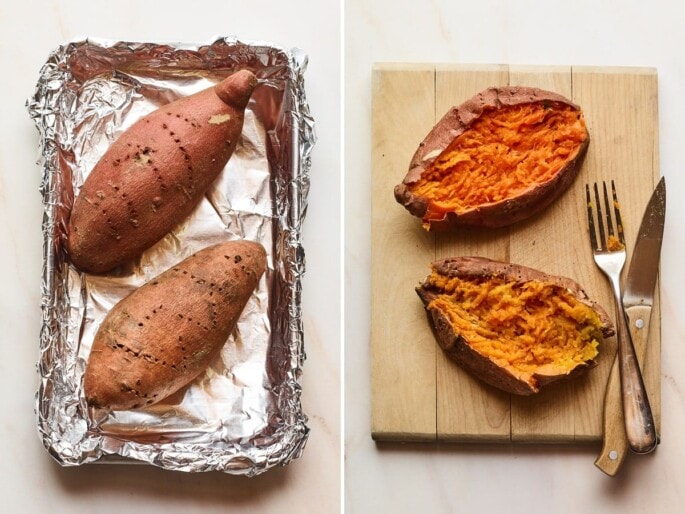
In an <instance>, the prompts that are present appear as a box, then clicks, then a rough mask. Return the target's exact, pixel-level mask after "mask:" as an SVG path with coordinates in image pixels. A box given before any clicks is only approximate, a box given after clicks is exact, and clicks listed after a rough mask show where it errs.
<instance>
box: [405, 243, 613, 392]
mask: <svg viewBox="0 0 685 514" xmlns="http://www.w3.org/2000/svg"><path fill="white" fill-rule="evenodd" d="M416 291H417V293H418V295H419V297H420V298H421V300H422V301H423V303H424V306H425V307H426V310H427V312H428V314H429V318H430V322H431V324H432V326H433V328H434V330H435V334H436V338H437V340H438V343H439V344H440V346H441V347H442V348H443V350H444V351H445V353H446V354H447V355H448V356H449V357H450V358H452V359H453V360H455V361H456V362H457V363H458V364H460V365H461V366H462V367H463V368H464V369H466V370H467V371H469V372H470V373H471V374H473V375H474V376H476V377H477V378H479V379H480V380H482V381H484V382H486V383H488V384H490V385H492V386H494V387H497V388H498V389H501V390H503V391H506V392H509V393H512V394H519V395H530V394H535V393H537V392H539V390H540V388H542V387H544V386H546V385H548V384H551V383H553V382H556V381H558V380H562V379H567V378H569V377H573V376H576V375H578V374H580V373H581V372H582V371H584V370H586V369H588V368H591V367H593V366H594V365H595V357H596V356H597V354H598V347H599V346H600V345H601V343H602V340H603V338H604V337H608V336H610V335H612V334H613V333H614V329H613V325H612V323H611V320H610V318H609V316H608V315H607V313H606V311H604V309H602V307H600V306H599V305H597V304H596V303H595V302H592V301H591V300H590V299H588V297H587V295H586V293H585V291H584V290H583V289H582V288H581V287H580V285H579V284H578V283H576V282H575V281H573V280H571V279H569V278H566V277H558V276H553V275H548V274H546V273H543V272H541V271H538V270H534V269H531V268H528V267H525V266H520V265H515V264H509V263H504V262H498V261H492V260H489V259H485V258H480V257H459V258H451V259H444V260H441V261H437V262H435V263H433V266H432V273H431V275H429V276H428V277H427V279H426V280H425V281H424V282H423V283H422V284H421V286H419V287H418V288H417V290H416Z"/></svg>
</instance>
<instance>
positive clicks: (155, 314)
mask: <svg viewBox="0 0 685 514" xmlns="http://www.w3.org/2000/svg"><path fill="white" fill-rule="evenodd" d="M265 267H266V253H265V251H264V248H263V247H262V246H261V245H260V244H259V243H253V242H250V241H232V242H227V243H222V244H218V245H214V246H210V247H208V248H205V249H203V250H200V251H199V252H197V253H196V254H194V255H192V256H191V257H189V258H187V259H185V260H184V261H182V262H181V263H179V264H177V265H176V266H174V267H173V268H171V269H169V270H167V271H165V272H164V273H162V274H161V275H159V276H157V277H156V278H154V279H152V280H151V281H149V282H148V283H147V284H145V285H143V286H142V287H140V288H138V289H136V290H135V291H134V292H133V293H131V294H130V295H128V296H127V297H126V298H124V299H123V300H121V301H120V302H119V303H117V304H116V305H115V306H114V307H113V308H112V309H111V310H110V312H109V313H108V314H107V316H106V317H105V319H104V320H103V322H102V324H101V325H100V328H99V329H98V331H97V333H96V335H95V339H94V341H93V345H92V349H91V352H90V356H89V358H88V364H87V366H86V372H85V377H84V391H85V396H86V399H87V402H88V404H89V405H91V406H93V407H97V408H106V409H110V410H125V409H136V408H139V407H144V406H149V405H152V404H154V403H156V402H158V401H160V400H163V399H164V398H166V397H167V396H169V395H170V394H172V393H174V392H176V391H178V390H179V389H180V388H182V387H183V386H185V385H186V384H188V383H189V382H191V381H192V380H193V379H195V378H196V377H197V376H198V375H200V374H201V373H202V372H203V371H204V370H205V369H206V368H207V366H209V365H210V364H211V363H212V361H213V360H214V359H215V358H216V357H217V356H218V354H219V352H220V350H221V348H222V347H223V346H224V344H225V343H226V340H227V339H228V336H229V335H230V334H231V332H232V331H233V329H234V327H235V325H236V323H237V321H238V318H239V317H240V314H241V312H242V311H243V308H244V307H245V304H246V303H247V301H248V299H249V298H250V295H251V294H252V292H253V291H254V289H255V287H256V286H257V284H258V282H259V280H260V277H261V276H262V274H263V272H264V269H265Z"/></svg>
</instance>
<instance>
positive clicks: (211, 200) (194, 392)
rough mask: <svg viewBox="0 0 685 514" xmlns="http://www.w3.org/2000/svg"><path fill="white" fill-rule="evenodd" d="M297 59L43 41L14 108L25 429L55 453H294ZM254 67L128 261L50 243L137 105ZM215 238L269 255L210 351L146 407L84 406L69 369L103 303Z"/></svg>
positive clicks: (151, 457)
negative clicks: (167, 216) (32, 379)
mask: <svg viewBox="0 0 685 514" xmlns="http://www.w3.org/2000/svg"><path fill="white" fill-rule="evenodd" d="M306 64H307V63H306V56H305V55H304V54H303V53H302V52H300V51H299V50H285V49H283V48H279V47H277V46H274V45H272V44H269V43H254V42H243V41H239V40H236V39H233V38H216V39H214V40H212V41H211V42H209V43H206V44H177V43H173V44H157V43H131V42H114V41H107V40H100V39H86V40H78V41H74V42H71V43H68V44H66V45H64V46H60V47H59V48H57V49H56V50H55V51H53V52H52V53H51V54H50V56H49V58H48V60H47V62H46V63H45V65H44V66H43V67H42V69H41V71H40V77H39V80H38V83H37V86H36V90H35V93H34V95H33V96H32V97H31V98H29V100H28V102H27V108H28V110H29V114H30V116H31V118H32V119H33V120H34V122H35V123H36V125H37V127H38V131H39V133H40V161H39V162H40V164H42V172H43V175H42V183H41V194H42V197H43V205H44V216H43V224H42V230H43V235H44V266H43V277H42V330H41V334H40V360H39V362H38V371H39V374H40V386H39V389H38V392H37V395H36V411H37V415H38V431H39V434H40V436H41V438H42V440H43V443H44V445H45V447H46V448H47V450H48V451H49V453H50V454H51V455H52V456H53V457H54V458H55V459H56V460H57V461H58V462H59V463H60V464H62V465H80V464H84V463H89V462H96V461H99V462H108V461H111V462H122V461H123V462H131V461H142V462H148V463H151V464H154V465H156V466H160V467H163V468H166V469H174V470H182V471H210V470H219V471H224V472H227V473H233V474H243V475H255V474H258V473H261V472H263V471H265V470H267V469H269V468H271V467H273V466H275V465H285V464H287V463H289V462H290V461H291V460H292V459H294V458H297V457H299V456H300V454H301V452H302V450H303V448H304V445H305V442H306V440H307V435H308V432H309V429H308V427H307V425H306V422H307V417H306V416H305V414H304V413H303V411H302V408H301V403H300V392H301V388H300V384H299V382H298V379H299V376H300V372H301V367H302V364H303V361H304V358H305V354H304V346H303V329H302V318H301V306H300V295H301V278H302V274H303V272H304V250H303V247H302V244H301V230H300V229H301V224H302V221H303V219H304V216H305V212H306V205H307V193H308V189H309V169H310V153H311V149H312V146H313V144H314V141H315V136H314V130H313V119H312V117H311V115H310V114H309V108H308V105H307V101H306V96H305V90H304V78H303V74H304V71H305V68H306ZM244 68H247V69H250V70H252V71H253V72H254V73H255V74H256V75H257V77H258V79H259V86H258V87H257V89H256V90H255V92H254V94H253V96H252V99H251V100H250V103H249V105H248V108H247V111H246V114H245V124H244V127H243V134H242V138H241V141H240V143H239V144H238V147H237V149H236V151H235V153H234V155H233V157H232V158H231V159H230V161H229V163H228V164H227V166H226V168H225V169H224V170H223V172H222V174H221V176H220V177H219V178H218V179H217V181H216V182H215V184H214V185H213V186H212V189H211V190H210V191H209V192H208V193H207V195H206V196H205V199H204V200H203V201H202V203H201V204H200V205H199V206H198V208H197V209H196V210H195V211H194V212H193V214H192V215H191V216H190V217H189V218H188V219H187V220H186V221H184V222H183V223H181V224H180V225H179V226H178V227H176V228H175V229H174V230H173V231H172V232H171V233H170V234H168V235H167V236H166V237H165V238H164V239H163V240H162V241H160V242H159V243H158V244H156V245H155V246H154V247H152V248H150V249H149V250H148V251H146V252H145V253H144V254H143V256H142V257H141V258H140V259H139V260H137V261H136V262H133V263H131V264H130V265H127V266H124V267H122V268H119V269H117V270H116V271H115V272H112V273H109V274H106V275H89V274H84V273H80V272H79V271H77V270H76V269H75V268H74V267H73V266H71V265H70V263H69V260H68V257H67V255H66V254H65V251H64V240H65V237H66V221H67V220H68V215H69V211H70V209H71V206H72V204H73V199H74V196H75V195H77V194H78V191H79V188H80V186H81V184H83V181H84V180H85V178H86V177H87V175H88V173H89V172H90V170H91V169H92V167H93V166H94V164H95V163H96V162H97V161H98V159H99V158H100V156H101V155H102V154H103V153H104V152H105V150H106V149H107V147H108V146H109V144H110V143H111V142H112V141H113V140H114V139H116V138H117V137H118V136H119V135H120V134H121V133H122V132H123V131H124V130H125V129H126V128H127V127H129V126H130V125H131V124H133V123H134V122H135V121H136V120H137V119H139V118H140V117H141V116H143V115H144V114H146V113H148V112H150V111H152V110H154V109H156V108H157V107H159V106H160V105H163V104H165V103H168V102H169V101H172V100H174V99H176V98H179V97H182V96H185V95H188V94H191V93H194V92H196V91H199V90H201V89H204V88H206V87H208V86H210V85H212V84H214V83H216V82H218V81H219V80H221V79H222V78H224V77H225V76H227V75H229V74H231V73H232V72H234V71H237V70H238V69H244ZM229 239H250V240H255V241H259V242H261V243H262V244H263V245H264V247H265V248H266V249H267V255H268V267H267V271H266V273H265V274H264V276H263V278H262V280H261V282H260V284H259V286H258V288H257V290H256V291H255V293H254V294H253V296H252V298H251V299H250V301H249V302H248V305H247V306H246V308H245V310H244V311H243V314H242V316H241V319H240V321H239V323H238V326H237V328H236V330H235V331H234V333H233V334H232V335H231V337H230V338H229V340H228V341H227V343H226V345H225V346H224V349H223V352H222V354H221V356H220V358H219V359H218V360H217V361H216V362H214V363H213V364H212V365H211V366H210V368H209V369H208V370H207V372H206V373H205V374H204V375H203V376H201V377H200V378H198V379H197V380H195V381H194V382H193V383H192V384H191V385H190V386H189V387H187V388H185V389H184V390H182V391H180V392H179V393H177V394H175V395H173V396H172V397H170V398H168V399H166V400H165V401H164V402H162V403H160V404H157V405H154V406H151V407H149V408H147V409H138V410H131V411H124V412H116V413H102V412H95V411H93V410H92V409H91V410H89V408H88V407H87V405H86V402H85V399H84V396H83V392H82V384H83V373H84V369H85V365H86V362H87V359H88V354H89V351H90V346H91V344H92V341H93V337H94V335H95V332H96V331H97V329H98V326H99V325H100V323H101V321H102V319H103V318H104V316H105V315H106V314H107V312H108V310H109V309H110V308H111V307H112V306H113V305H114V304H116V303H117V302H118V301H119V300H120V299H122V298H123V297H124V296H126V295H127V294H128V293H130V292H131V291H133V290H134V289H135V288H136V287H138V286H140V285H141V284H144V283H145V282H147V281H148V280H149V279H150V278H152V277H154V276H156V275H157V274H159V273H161V272H162V271H164V270H166V269H167V268H169V267H171V266H172V265H173V264H175V263H177V262H179V261H180V260H182V259H184V258H186V257H188V256H189V255H191V254H192V253H194V252H195V251H197V250H199V249H201V248H203V247H205V246H208V245H210V244H213V243H217V242H220V241H225V240H229Z"/></svg>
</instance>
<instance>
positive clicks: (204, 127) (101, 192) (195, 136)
mask: <svg viewBox="0 0 685 514" xmlns="http://www.w3.org/2000/svg"><path fill="white" fill-rule="evenodd" d="M256 84H257V79H256V78H255V76H254V75H253V74H252V73H251V72H249V71H247V70H243V71H239V72H237V73H234V74H233V75H231V76H229V77H228V78H226V79H224V80H223V81H222V82H221V83H219V84H217V85H216V86H214V87H211V88H208V89H206V90H204V91H200V92H199V93H196V94H194V95H191V96H188V97H186V98H182V99H180V100H177V101H175V102H172V103H170V104H167V105H165V106H163V107H161V108H159V109H157V110H156V111H153V112H152V113H150V114H148V115H147V116H145V117H143V118H142V119H140V120H139V121H137V122H136V123H135V124H134V125H132V126H131V127H130V128H129V129H127V130H126V131H125V132H124V133H123V134H122V135H121V136H120V137H119V138H118V139H117V140H116V141H115V142H114V143H112V145H111V146H110V148H109V149H108V150H107V152H106V153H105V154H104V155H103V156H102V158H101V159H100V160H99V161H98V163H97V164H96V165H95V167H94V168H93V170H92V171H91V173H90V174H89V175H88V177H87V179H86V181H85V182H84V184H83V186H82V188H81V191H80V193H79V195H78V197H77V198H76V200H75V202H74V206H73V209H72V211H71V216H70V220H69V226H68V238H67V252H68V254H69V257H70V259H71V262H72V263H73V264H74V265H75V266H76V267H77V268H78V269H80V270H82V271H86V272H91V273H103V272H107V271H110V270H112V269H113V268H115V267H117V266H119V265H121V264H123V263H125V262H127V261H129V260H131V259H134V258H136V257H137V256H139V255H140V254H141V253H142V252H143V251H144V250H146V249H147V248H149V247H150V246H152V245H153V244H155V243H156V242H157V241H159V240H160V239H161V238H162V237H164V235H165V234H167V233H168V232H169V231H170V230H171V229H172V228H173V227H174V226H176V225H177V224H178V223H179V222H181V221H183V220H184V219H185V218H186V217H187V216H188V215H189V214H190V213H191V212H192V210H193V209H194V208H195V207H196V206H197V204H198V203H199V202H200V200H201V199H202V197H203V196H204V194H205V192H206V191H207V189H208V188H209V186H210V185H211V184H212V182H214V180H215V179H216V178H217V177H218V175H219V173H220V172H221V170H222V169H223V168H224V166H225V165H226V163H227V162H228V160H229V158H230V157H231V155H232V154H233V152H234V150H235V147H236V144H237V142H238V140H239V137H240V133H241V131H242V126H243V117H244V109H245V106H246V105H247V102H248V101H249V98H250V95H251V94H252V91H253V90H254V88H255V87H256Z"/></svg>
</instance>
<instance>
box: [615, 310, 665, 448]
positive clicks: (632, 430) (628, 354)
mask: <svg viewBox="0 0 685 514" xmlns="http://www.w3.org/2000/svg"><path fill="white" fill-rule="evenodd" d="M617 307H618V308H617V310H618V312H617V313H616V318H617V325H618V331H617V337H618V366H619V370H620V372H621V373H620V375H621V391H622V394H621V396H622V398H623V419H624V420H625V426H626V436H627V437H628V445H629V446H630V449H631V450H632V451H634V452H635V453H650V452H651V451H653V450H654V449H655V448H656V443H657V440H656V427H655V426H654V418H653V416H652V408H651V406H650V405H649V398H648V396H647V390H646V389H645V384H644V381H643V379H642V373H641V372H640V365H639V364H638V360H637V355H636V353H635V348H634V347H633V341H632V337H631V333H630V332H629V331H628V323H627V317H626V315H625V312H624V310H623V308H621V307H622V306H620V304H619V305H618V306H617Z"/></svg>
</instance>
